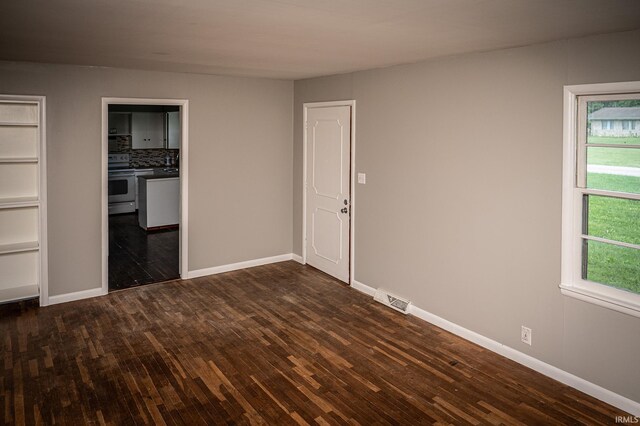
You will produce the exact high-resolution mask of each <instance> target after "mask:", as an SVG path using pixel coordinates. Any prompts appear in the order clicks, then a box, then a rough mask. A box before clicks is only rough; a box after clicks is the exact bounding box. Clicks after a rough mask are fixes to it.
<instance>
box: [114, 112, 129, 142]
mask: <svg viewBox="0 0 640 426" xmlns="http://www.w3.org/2000/svg"><path fill="white" fill-rule="evenodd" d="M130 135H131V113H130V112H110V113H109V136H130Z"/></svg>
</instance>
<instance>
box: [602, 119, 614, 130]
mask: <svg viewBox="0 0 640 426" xmlns="http://www.w3.org/2000/svg"><path fill="white" fill-rule="evenodd" d="M602 128H603V129H604V130H613V121H612V120H604V121H603V122H602Z"/></svg>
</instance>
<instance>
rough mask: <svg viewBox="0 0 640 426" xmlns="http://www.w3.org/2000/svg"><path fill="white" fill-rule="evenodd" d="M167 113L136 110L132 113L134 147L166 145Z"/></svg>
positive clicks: (148, 147)
mask: <svg viewBox="0 0 640 426" xmlns="http://www.w3.org/2000/svg"><path fill="white" fill-rule="evenodd" d="M164 128H165V114H164V113H163V112H134V113H132V114H131V139H132V143H131V146H132V148H133V149H154V148H156V149H162V148H164V147H165V130H164Z"/></svg>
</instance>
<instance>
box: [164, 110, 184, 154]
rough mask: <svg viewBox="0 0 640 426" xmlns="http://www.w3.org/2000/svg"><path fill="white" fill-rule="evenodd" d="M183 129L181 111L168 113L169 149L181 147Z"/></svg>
mask: <svg viewBox="0 0 640 426" xmlns="http://www.w3.org/2000/svg"><path fill="white" fill-rule="evenodd" d="M181 136H182V129H181V126H180V111H172V112H168V113H167V149H180V140H181Z"/></svg>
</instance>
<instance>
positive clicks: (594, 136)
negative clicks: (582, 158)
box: [587, 99, 640, 145]
mask: <svg viewBox="0 0 640 426" xmlns="http://www.w3.org/2000/svg"><path fill="white" fill-rule="evenodd" d="M637 121H640V99H624V100H618V101H592V102H587V143H614V144H624V145H640V130H638V125H637V124H636V122H637Z"/></svg>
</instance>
